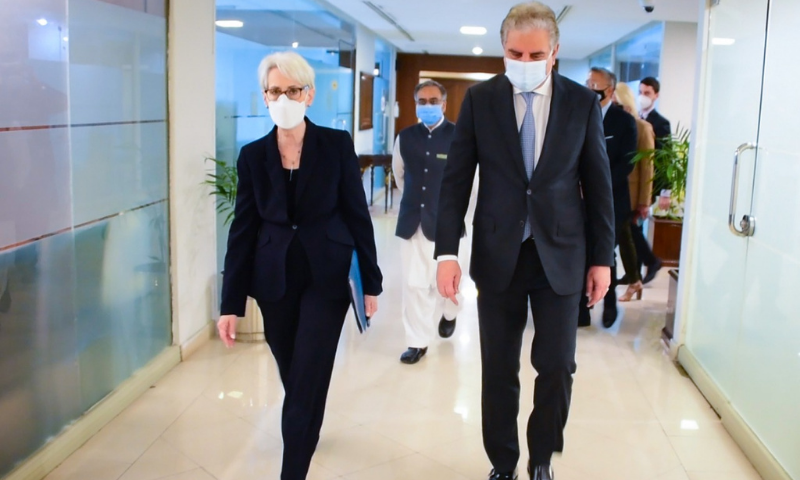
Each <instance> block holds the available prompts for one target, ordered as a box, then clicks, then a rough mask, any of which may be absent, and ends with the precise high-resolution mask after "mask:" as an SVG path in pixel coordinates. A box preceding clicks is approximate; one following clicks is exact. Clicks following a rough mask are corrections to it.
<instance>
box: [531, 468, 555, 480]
mask: <svg viewBox="0 0 800 480" xmlns="http://www.w3.org/2000/svg"><path fill="white" fill-rule="evenodd" d="M528 475H530V476H531V480H553V479H554V478H556V477H555V475H553V467H551V466H550V465H537V466H535V467H533V471H531V466H530V465H528Z"/></svg>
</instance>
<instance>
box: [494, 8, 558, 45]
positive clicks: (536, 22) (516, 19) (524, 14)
mask: <svg viewBox="0 0 800 480" xmlns="http://www.w3.org/2000/svg"><path fill="white" fill-rule="evenodd" d="M517 29H537V30H547V31H548V32H549V33H550V49H551V50H554V49H555V48H556V44H558V40H559V37H560V33H559V31H558V22H557V21H556V14H555V12H553V9H552V8H550V7H548V6H547V5H545V4H543V3H539V2H525V3H520V4H517V5H515V6H514V7H512V8H511V10H509V11H508V15H506V18H505V20H503V25H502V26H501V27H500V38H501V39H502V41H503V45H505V44H506V40H508V32H509V31H511V30H517Z"/></svg>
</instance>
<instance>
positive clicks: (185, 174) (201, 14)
mask: <svg viewBox="0 0 800 480" xmlns="http://www.w3.org/2000/svg"><path fill="white" fill-rule="evenodd" d="M169 7H170V13H169V87H168V88H169V137H170V143H169V157H170V168H169V174H170V236H171V238H170V242H171V248H172V252H171V255H172V265H171V273H172V310H173V311H172V315H173V333H174V343H176V344H178V345H181V346H182V347H184V348H186V347H189V346H190V344H191V345H195V346H196V345H197V344H198V343H201V342H202V340H203V339H204V338H205V339H207V338H209V333H210V332H211V331H213V330H211V329H210V327H211V326H213V324H212V323H211V322H212V319H211V317H212V309H211V306H212V303H213V302H212V301H213V300H214V296H215V294H216V292H215V290H216V289H215V288H214V287H213V285H214V284H215V283H216V274H217V260H216V258H217V255H216V222H215V219H216V214H215V210H214V200H213V198H212V197H210V196H209V195H208V191H207V189H206V188H204V187H202V186H201V183H202V182H203V180H204V179H205V175H206V172H207V171H209V169H210V168H211V166H210V165H209V163H208V162H205V158H206V157H213V156H214V155H215V150H216V140H215V130H214V126H215V109H216V105H215V99H216V95H215V86H214V81H215V79H214V71H215V62H214V28H215V27H214V19H215V2H214V0H171V1H170V2H169Z"/></svg>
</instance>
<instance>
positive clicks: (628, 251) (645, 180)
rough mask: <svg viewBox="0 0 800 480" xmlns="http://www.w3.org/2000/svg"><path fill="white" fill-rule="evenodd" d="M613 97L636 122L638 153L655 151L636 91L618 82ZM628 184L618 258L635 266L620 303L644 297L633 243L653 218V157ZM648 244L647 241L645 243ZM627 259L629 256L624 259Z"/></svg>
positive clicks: (627, 275) (635, 169) (635, 170)
mask: <svg viewBox="0 0 800 480" xmlns="http://www.w3.org/2000/svg"><path fill="white" fill-rule="evenodd" d="M614 98H615V99H616V101H617V103H618V104H619V105H620V106H621V107H622V109H623V110H625V111H626V112H628V113H629V114H630V115H632V116H633V118H634V119H635V120H636V131H637V132H638V140H637V144H636V151H638V152H642V151H646V150H652V149H653V148H655V133H654V132H653V126H652V125H651V124H650V123H649V122H647V121H645V120H642V119H641V118H640V117H639V112H638V111H637V110H636V99H635V98H634V95H633V91H632V90H631V88H630V87H629V86H628V85H626V84H625V83H618V84H617V88H616V89H615V90H614ZM628 183H629V186H630V193H631V206H632V207H633V211H632V212H631V219H630V222H626V223H625V225H624V227H623V228H624V230H623V231H622V238H621V239H620V243H619V255H620V257H622V258H623V261H622V263H623V265H635V266H636V268H633V269H632V271H628V270H627V268H626V270H625V278H627V280H628V289H627V290H626V291H625V293H624V294H623V295H622V296H620V297H619V301H620V302H629V301H630V300H631V299H632V298H633V297H634V296H637V297H638V298H639V299H641V298H642V274H641V270H640V269H641V263H639V259H638V253H637V250H636V244H635V243H634V240H633V229H634V228H639V226H640V225H641V223H642V222H643V221H644V220H646V219H647V218H648V217H649V215H650V205H651V202H652V198H653V158H652V157H649V156H648V157H645V158H643V159H642V160H641V161H639V162H637V163H636V165H635V166H634V167H633V171H632V172H631V174H630V175H629V176H628ZM645 244H646V242H645ZM646 248H647V251H648V252H650V255H651V256H653V255H652V251H651V250H650V246H649V245H646ZM625 257H628V259H627V260H625Z"/></svg>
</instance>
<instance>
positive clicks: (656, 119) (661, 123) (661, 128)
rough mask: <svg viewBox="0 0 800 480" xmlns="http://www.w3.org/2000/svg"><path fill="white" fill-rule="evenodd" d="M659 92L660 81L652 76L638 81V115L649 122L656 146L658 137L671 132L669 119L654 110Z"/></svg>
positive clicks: (665, 135) (660, 137)
mask: <svg viewBox="0 0 800 480" xmlns="http://www.w3.org/2000/svg"><path fill="white" fill-rule="evenodd" d="M660 92H661V83H660V82H659V81H658V80H656V79H655V78H653V77H645V78H643V79H642V80H641V81H640V82H639V106H640V107H641V110H640V111H639V115H640V116H641V117H642V118H643V119H644V120H647V121H648V122H650V125H652V126H653V131H654V132H655V134H656V148H661V144H660V143H659V139H662V138H664V137H669V136H670V135H671V134H672V128H671V127H670V124H669V120H667V119H666V118H664V116H663V115H661V114H660V113H658V110H656V101H657V100H658V96H659V93H660Z"/></svg>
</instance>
